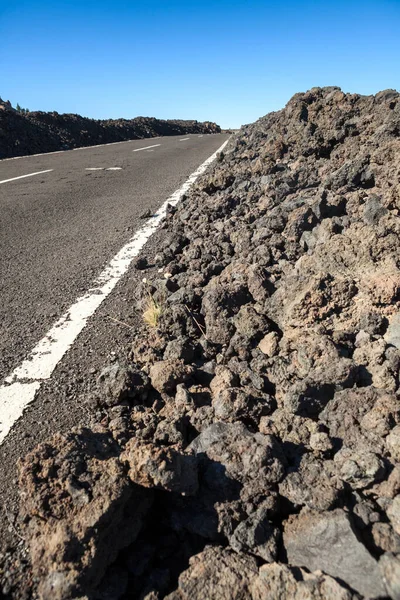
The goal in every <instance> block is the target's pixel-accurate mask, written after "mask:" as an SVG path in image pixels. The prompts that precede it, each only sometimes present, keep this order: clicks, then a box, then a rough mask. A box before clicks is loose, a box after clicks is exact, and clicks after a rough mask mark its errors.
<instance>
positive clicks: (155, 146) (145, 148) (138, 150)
mask: <svg viewBox="0 0 400 600" xmlns="http://www.w3.org/2000/svg"><path fill="white" fill-rule="evenodd" d="M157 146H161V144H153V145H152V146H145V147H144V148H136V150H132V152H140V151H141V150H148V149H149V148H157Z"/></svg>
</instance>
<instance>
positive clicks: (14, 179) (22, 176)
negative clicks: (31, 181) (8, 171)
mask: <svg viewBox="0 0 400 600" xmlns="http://www.w3.org/2000/svg"><path fill="white" fill-rule="evenodd" d="M51 171H54V169H47V170H46V171H37V172H36V173H28V174H27V175H19V177H11V179H3V181H0V183H8V182H9V181H16V180H17V179H24V178H25V177H33V176H34V175H42V173H50V172H51Z"/></svg>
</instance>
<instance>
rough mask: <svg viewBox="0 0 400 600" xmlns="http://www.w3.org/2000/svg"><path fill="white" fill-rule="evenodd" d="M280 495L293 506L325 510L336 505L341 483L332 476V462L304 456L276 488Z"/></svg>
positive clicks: (333, 471) (333, 474)
mask: <svg viewBox="0 0 400 600" xmlns="http://www.w3.org/2000/svg"><path fill="white" fill-rule="evenodd" d="M279 493H280V494H281V496H283V497H284V498H286V499H287V500H289V501H290V502H291V503H292V504H293V505H294V506H295V507H299V506H306V507H308V508H310V509H315V510H320V511H324V510H328V509H330V508H333V507H334V506H337V504H338V502H339V500H340V497H341V495H342V493H343V484H342V482H341V481H340V478H339V477H338V476H337V475H336V472H335V469H334V464H333V463H332V461H324V460H321V459H320V458H316V457H314V456H313V455H312V454H309V453H305V454H304V455H303V456H302V457H301V458H300V459H299V460H298V461H297V462H296V463H295V465H294V466H293V467H292V468H289V469H288V472H287V475H286V477H285V478H284V480H283V481H282V482H281V483H280V485H279Z"/></svg>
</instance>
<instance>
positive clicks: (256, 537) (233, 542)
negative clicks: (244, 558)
mask: <svg viewBox="0 0 400 600" xmlns="http://www.w3.org/2000/svg"><path fill="white" fill-rule="evenodd" d="M268 516H269V508H268V507H263V506H260V508H258V509H257V510H256V511H255V512H254V513H253V514H252V515H250V517H248V518H247V519H246V520H245V521H242V522H241V523H240V524H239V525H238V526H237V527H236V529H235V531H234V532H233V535H232V536H231V537H230V538H229V545H230V546H231V548H233V549H234V550H236V551H237V552H247V553H248V554H254V555H255V556H259V557H261V558H262V559H264V560H265V561H267V562H273V561H274V560H276V559H277V556H278V544H279V540H280V531H279V529H278V528H277V527H276V526H275V525H273V523H272V522H271V521H270V520H269V519H268Z"/></svg>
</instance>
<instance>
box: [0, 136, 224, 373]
mask: <svg viewBox="0 0 400 600" xmlns="http://www.w3.org/2000/svg"><path fill="white" fill-rule="evenodd" d="M226 138H227V136H224V135H204V136H202V137H199V136H198V135H190V136H179V137H175V136H174V137H171V138H169V137H166V138H151V139H146V140H136V141H132V142H123V143H118V144H112V145H106V146H100V147H94V148H84V149H79V150H73V151H68V152H62V153H55V154H45V155H41V156H33V157H26V158H20V159H14V160H3V161H0V256H1V261H0V383H1V382H2V381H3V379H4V377H6V376H7V375H8V374H9V373H10V372H11V371H12V370H13V369H14V368H15V367H16V366H17V365H18V364H19V363H20V362H21V361H22V360H23V359H24V357H25V356H26V354H27V352H28V351H29V350H30V349H31V348H32V347H33V346H34V345H35V344H36V343H37V341H38V340H40V339H41V338H42V336H43V335H44V334H45V333H46V332H47V331H48V330H49V328H50V327H51V325H52V324H53V323H54V321H55V320H57V318H58V317H59V316H60V315H61V314H62V313H63V312H64V310H65V309H66V308H67V307H69V306H70V305H71V304H72V303H73V301H74V300H75V299H76V298H77V296H78V295H79V294H81V293H82V292H84V291H85V290H87V288H88V286H89V285H90V283H91V282H92V281H93V279H94V278H95V276H96V275H98V274H99V273H100V271H101V270H102V268H103V267H104V265H105V264H106V263H107V262H108V261H109V260H110V259H111V258H112V257H113V256H114V255H115V253H116V252H117V251H118V250H119V249H120V248H121V247H122V246H123V245H124V243H126V242H127V240H129V238H130V237H131V236H132V234H133V232H134V231H135V230H136V229H137V228H138V227H140V226H141V225H142V224H143V221H141V220H140V216H141V215H142V214H143V213H144V212H145V211H146V210H147V209H150V210H151V211H152V210H155V209H156V208H158V207H159V206H160V204H161V203H162V202H163V201H164V200H165V199H166V198H167V197H168V196H169V195H170V194H171V193H173V192H174V191H175V190H176V189H177V188H178V187H179V186H180V185H181V184H182V183H183V182H184V181H185V179H187V177H188V176H189V175H190V174H191V173H192V172H193V171H194V170H195V169H196V168H197V167H198V166H199V165H200V164H201V163H203V162H204V160H206V158H208V157H209V156H210V155H211V154H212V153H213V152H215V150H217V148H219V146H220V145H221V144H222V143H223V141H224V140H225V139H226ZM149 146H154V147H149ZM140 148H144V149H143V150H139V149H140ZM135 150H138V151H135ZM100 168H101V169H102V170H88V169H100ZM115 168H118V170H107V169H115ZM50 169H52V170H51V171H49V170H50ZM42 171H49V172H44V173H40V172H42ZM31 173H40V174H38V175H33V176H29V177H23V178H20V179H14V178H18V177H21V176H24V175H29V174H31ZM8 180H11V181H8ZM1 182H4V183H1Z"/></svg>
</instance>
